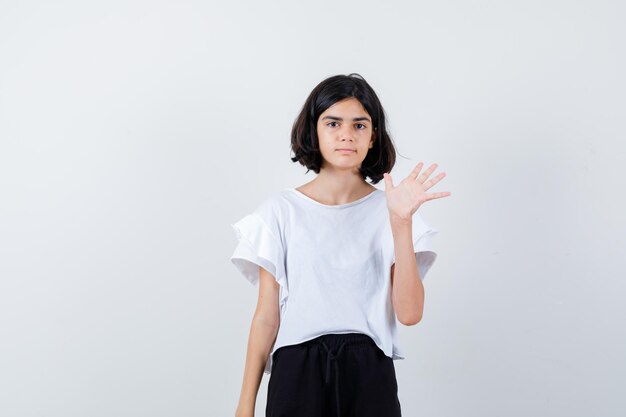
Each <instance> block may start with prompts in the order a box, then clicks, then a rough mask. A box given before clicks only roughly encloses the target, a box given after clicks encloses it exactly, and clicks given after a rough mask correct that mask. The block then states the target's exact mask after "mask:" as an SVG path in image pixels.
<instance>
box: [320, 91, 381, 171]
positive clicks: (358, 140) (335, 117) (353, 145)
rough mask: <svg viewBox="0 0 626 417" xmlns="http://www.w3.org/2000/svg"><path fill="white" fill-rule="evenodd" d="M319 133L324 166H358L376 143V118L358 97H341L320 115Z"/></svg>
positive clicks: (351, 167)
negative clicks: (374, 121)
mask: <svg viewBox="0 0 626 417" xmlns="http://www.w3.org/2000/svg"><path fill="white" fill-rule="evenodd" d="M317 137H318V140H319V147H320V151H321V153H322V157H323V159H324V161H323V162H322V168H328V167H329V166H333V167H336V168H348V169H353V168H357V169H358V168H359V167H360V166H361V163H362V162H363V160H364V159H365V156H366V155H367V151H368V150H369V149H371V148H372V147H373V146H374V128H373V126H372V118H371V117H370V115H369V114H368V113H367V111H366V110H365V108H364V107H363V105H362V104H361V102H360V101H359V100H357V99H356V98H354V97H350V98H347V99H344V100H341V101H338V102H336V103H335V104H333V105H332V106H330V107H329V108H327V109H326V111H325V112H324V113H322V114H321V115H320V117H319V118H318V120H317Z"/></svg>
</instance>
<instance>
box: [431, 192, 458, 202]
mask: <svg viewBox="0 0 626 417" xmlns="http://www.w3.org/2000/svg"><path fill="white" fill-rule="evenodd" d="M451 195H452V193H451V192H449V191H442V192H439V193H432V194H427V195H426V200H424V201H429V200H435V199H437V198H442V197H448V196H451Z"/></svg>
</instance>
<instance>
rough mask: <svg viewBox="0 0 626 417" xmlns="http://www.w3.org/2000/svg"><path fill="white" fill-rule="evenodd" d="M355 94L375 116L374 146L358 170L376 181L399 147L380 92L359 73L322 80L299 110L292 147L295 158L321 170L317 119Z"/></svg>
mask: <svg viewBox="0 0 626 417" xmlns="http://www.w3.org/2000/svg"><path fill="white" fill-rule="evenodd" d="M351 97H354V98H356V99H357V100H359V102H360V103H361V105H363V107H364V108H365V110H367V112H368V113H369V115H370V116H371V118H372V125H373V128H374V130H373V134H374V146H372V148H371V149H368V152H367V156H366V157H365V159H364V160H363V163H362V164H361V168H360V170H359V172H360V174H361V177H363V179H364V180H365V179H366V178H367V177H369V178H370V179H371V182H372V184H376V183H377V182H379V181H380V180H382V179H383V173H385V172H390V171H391V169H392V168H393V166H394V164H395V162H396V149H395V147H394V145H393V143H392V140H391V137H390V136H389V133H388V132H387V126H386V124H385V112H384V110H383V106H382V104H381V103H380V100H378V96H376V93H375V92H374V90H373V89H372V87H370V85H369V84H368V83H367V81H365V79H364V78H363V77H362V76H360V75H359V74H356V73H352V74H349V75H334V76H332V77H328V78H326V79H325V80H324V81H322V82H321V83H319V84H318V85H317V86H316V87H315V88H314V89H313V91H311V94H309V97H308V98H307V99H306V101H305V103H304V106H302V110H301V111H300V114H299V115H298V117H297V118H296V120H295V122H294V124H293V128H292V129H291V150H292V152H293V153H294V154H295V156H294V157H292V158H291V160H292V161H293V162H300V164H302V165H304V166H305V167H306V168H307V171H306V172H307V173H308V172H309V171H310V170H313V171H314V172H315V173H316V174H319V172H320V168H321V166H322V161H323V160H322V153H321V152H320V148H319V141H318V137H317V119H318V118H319V117H320V115H321V114H322V113H324V111H326V109H328V108H329V107H330V106H332V105H333V104H335V103H336V102H338V101H341V100H343V99H346V98H351Z"/></svg>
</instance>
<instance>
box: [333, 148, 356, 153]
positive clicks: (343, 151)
mask: <svg viewBox="0 0 626 417" xmlns="http://www.w3.org/2000/svg"><path fill="white" fill-rule="evenodd" d="M337 151H339V152H341V153H350V152H356V149H337Z"/></svg>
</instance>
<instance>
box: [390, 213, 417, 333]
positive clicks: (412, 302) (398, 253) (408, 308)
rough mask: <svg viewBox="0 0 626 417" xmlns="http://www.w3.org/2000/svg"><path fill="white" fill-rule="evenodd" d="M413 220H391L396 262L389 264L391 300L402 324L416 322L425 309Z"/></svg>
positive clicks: (410, 324) (408, 324)
mask: <svg viewBox="0 0 626 417" xmlns="http://www.w3.org/2000/svg"><path fill="white" fill-rule="evenodd" d="M411 229H412V220H411V219H409V220H408V221H407V220H401V219H394V220H392V221H391V231H392V233H393V247H394V253H395V262H394V264H393V265H391V301H392V302H393V309H394V311H395V312H396V317H397V318H398V321H400V323H402V324H404V325H405V326H412V325H414V324H417V323H419V321H420V320H421V319H422V313H423V311H424V285H423V284H422V280H421V279H420V276H419V272H418V270H417V259H416V258H415V253H414V252H413V236H412V231H411Z"/></svg>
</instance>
